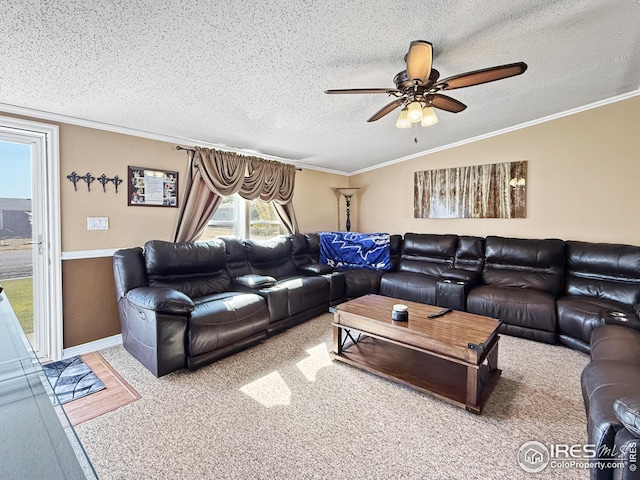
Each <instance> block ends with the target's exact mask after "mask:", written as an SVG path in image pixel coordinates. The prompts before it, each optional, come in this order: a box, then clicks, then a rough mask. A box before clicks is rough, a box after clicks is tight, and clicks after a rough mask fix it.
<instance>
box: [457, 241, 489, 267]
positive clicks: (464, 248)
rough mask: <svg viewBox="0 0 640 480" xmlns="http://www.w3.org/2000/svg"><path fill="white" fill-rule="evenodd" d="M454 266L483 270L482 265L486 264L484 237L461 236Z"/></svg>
mask: <svg viewBox="0 0 640 480" xmlns="http://www.w3.org/2000/svg"><path fill="white" fill-rule="evenodd" d="M453 266H454V267H455V268H461V269H464V270H471V271H473V272H478V273H480V272H482V267H483V266H484V238H482V237H471V236H465V235H462V236H459V237H458V248H457V249H456V256H455V258H454V261H453Z"/></svg>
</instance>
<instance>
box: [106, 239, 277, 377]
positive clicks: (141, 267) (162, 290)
mask: <svg viewBox="0 0 640 480" xmlns="http://www.w3.org/2000/svg"><path fill="white" fill-rule="evenodd" d="M113 262H114V263H113V267H114V278H115V285H116V294H117V299H118V309H119V312H120V323H121V329H122V343H123V345H124V347H125V349H126V350H127V351H128V352H129V353H131V355H133V356H134V357H135V358H137V359H138V360H139V361H140V363H142V364H143V365H144V366H145V367H147V368H148V369H149V370H150V371H151V373H153V374H154V375H155V376H156V377H161V376H163V375H166V374H167V373H170V372H172V371H174V370H177V369H180V368H185V367H188V368H190V369H195V368H198V367H200V366H202V365H206V364H208V363H211V362H213V361H215V360H217V359H219V358H222V357H224V356H227V355H230V354H232V353H234V352H237V351H239V350H242V349H244V348H247V347H249V346H251V345H254V344H256V343H258V342H260V341H261V340H263V339H265V338H266V337H267V329H268V325H269V310H268V308H267V303H266V301H265V300H264V299H263V298H262V297H261V296H259V295H256V294H254V293H246V292H238V291H233V289H232V285H231V279H230V277H229V274H228V273H227V270H226V258H225V245H224V243H222V241H220V240H213V241H210V242H203V243H170V242H164V241H159V240H152V241H149V242H147V243H146V244H145V246H144V250H143V249H142V248H140V247H136V248H128V249H122V250H118V251H117V252H116V253H115V254H114V257H113Z"/></svg>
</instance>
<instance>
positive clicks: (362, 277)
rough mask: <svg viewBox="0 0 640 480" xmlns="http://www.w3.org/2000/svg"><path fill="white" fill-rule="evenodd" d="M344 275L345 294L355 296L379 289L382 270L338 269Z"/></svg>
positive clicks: (375, 291)
mask: <svg viewBox="0 0 640 480" xmlns="http://www.w3.org/2000/svg"><path fill="white" fill-rule="evenodd" d="M340 272H341V273H342V274H343V276H344V284H345V296H346V297H347V298H357V297H362V296H363V295H368V294H369V293H378V292H379V291H380V278H381V277H382V272H381V271H379V270H373V269H369V268H354V269H347V270H340Z"/></svg>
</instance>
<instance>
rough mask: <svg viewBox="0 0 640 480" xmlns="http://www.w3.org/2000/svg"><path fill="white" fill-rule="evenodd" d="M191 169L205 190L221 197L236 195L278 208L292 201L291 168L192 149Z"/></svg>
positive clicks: (276, 163)
mask: <svg viewBox="0 0 640 480" xmlns="http://www.w3.org/2000/svg"><path fill="white" fill-rule="evenodd" d="M193 169H194V170H199V171H200V174H201V176H202V179H203V180H204V182H205V183H206V184H207V187H208V188H209V190H211V191H212V192H215V193H217V194H218V195H221V196H228V195H233V194H234V193H238V194H239V195H240V196H241V197H242V198H246V199H247V200H255V199H257V198H259V199H260V200H262V201H264V202H277V203H279V204H281V205H284V204H286V203H289V202H290V201H291V199H292V198H293V187H294V183H295V175H296V169H295V167H294V166H293V165H287V164H286V163H280V162H274V161H271V160H263V159H261V158H256V157H248V156H243V155H238V154H236V153H233V152H220V151H217V150H212V149H208V148H201V147H196V148H195V154H194V158H193Z"/></svg>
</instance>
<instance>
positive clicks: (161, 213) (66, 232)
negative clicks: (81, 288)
mask: <svg viewBox="0 0 640 480" xmlns="http://www.w3.org/2000/svg"><path fill="white" fill-rule="evenodd" d="M129 165H132V166H141V167H152V168H159V169H166V170H177V171H178V172H179V177H178V179H179V185H178V189H179V195H180V197H182V194H183V193H184V188H183V187H184V180H185V178H186V177H185V175H186V169H187V153H186V152H184V151H178V150H176V149H175V144H174V143H167V142H160V141H156V140H148V139H144V138H139V137H133V136H129V135H122V134H118V133H111V132H105V131H101V130H95V129H91V128H85V127H77V126H73V125H61V127H60V166H61V170H60V172H61V177H62V179H61V182H62V188H61V206H62V250H63V251H75V250H95V249H102V248H105V249H106V248H119V247H129V246H139V245H140V246H141V245H143V244H144V242H145V241H147V240H151V239H160V240H173V232H174V230H175V225H176V221H177V213H178V209H177V208H166V207H142V206H127V184H126V183H123V184H121V185H120V188H119V190H118V193H117V194H116V193H115V191H114V187H113V184H111V183H109V184H108V185H107V192H106V193H104V192H103V191H102V186H101V185H100V184H99V183H98V182H97V181H96V182H93V183H92V184H91V192H88V191H87V188H86V184H85V183H84V182H82V181H81V182H80V183H78V191H77V192H76V191H74V190H73V185H72V184H71V182H69V181H68V180H67V179H66V176H67V175H68V174H70V173H71V172H72V171H75V172H76V173H77V174H78V175H84V174H85V173H87V172H91V174H92V175H93V176H95V177H98V176H99V175H101V174H102V173H104V174H105V175H106V176H107V177H113V176H114V175H118V176H119V177H120V178H122V179H125V180H126V177H127V166H129ZM347 182H348V179H347V177H345V176H342V175H337V174H331V173H324V172H319V171H317V170H309V169H303V170H302V171H299V172H298V173H297V174H296V187H295V192H294V207H295V211H296V217H297V219H298V223H299V226H300V230H301V231H302V232H310V231H317V230H325V229H331V230H332V229H335V228H336V215H337V214H336V196H335V194H334V193H333V191H332V190H331V187H332V186H343V185H346V184H347ZM90 216H93V217H109V230H106V231H88V230H87V217H90Z"/></svg>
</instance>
